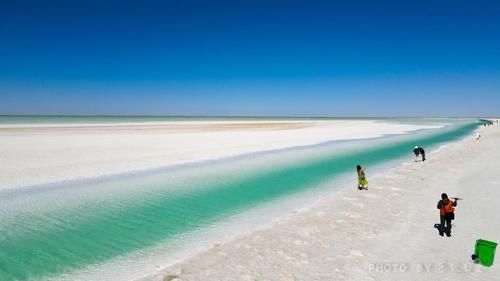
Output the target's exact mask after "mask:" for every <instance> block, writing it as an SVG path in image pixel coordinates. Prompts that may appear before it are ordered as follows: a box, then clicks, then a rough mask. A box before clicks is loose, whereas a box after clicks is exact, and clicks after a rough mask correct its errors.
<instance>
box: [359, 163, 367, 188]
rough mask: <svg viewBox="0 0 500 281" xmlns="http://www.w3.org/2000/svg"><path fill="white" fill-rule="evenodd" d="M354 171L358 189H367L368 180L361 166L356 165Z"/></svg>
mask: <svg viewBox="0 0 500 281" xmlns="http://www.w3.org/2000/svg"><path fill="white" fill-rule="evenodd" d="M356 170H357V171H358V189H359V190H363V189H365V190H366V189H368V180H367V179H366V175H365V168H364V167H361V165H357V166H356Z"/></svg>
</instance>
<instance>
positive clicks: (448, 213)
mask: <svg viewBox="0 0 500 281" xmlns="http://www.w3.org/2000/svg"><path fill="white" fill-rule="evenodd" d="M456 206H457V199H455V200H454V201H451V200H450V199H449V198H448V195H447V194H446V193H443V194H441V200H439V202H438V204H437V208H438V209H439V219H440V222H441V224H440V227H439V235H441V236H443V232H444V233H446V236H448V237H450V236H451V221H452V220H453V219H455V214H454V212H455V208H453V207H456Z"/></svg>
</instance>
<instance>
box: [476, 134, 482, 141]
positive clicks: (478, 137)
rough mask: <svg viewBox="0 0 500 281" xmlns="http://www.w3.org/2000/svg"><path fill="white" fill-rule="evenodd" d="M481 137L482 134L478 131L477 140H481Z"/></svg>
mask: <svg viewBox="0 0 500 281" xmlns="http://www.w3.org/2000/svg"><path fill="white" fill-rule="evenodd" d="M480 138H481V134H480V133H479V132H477V136H476V140H479V139H480Z"/></svg>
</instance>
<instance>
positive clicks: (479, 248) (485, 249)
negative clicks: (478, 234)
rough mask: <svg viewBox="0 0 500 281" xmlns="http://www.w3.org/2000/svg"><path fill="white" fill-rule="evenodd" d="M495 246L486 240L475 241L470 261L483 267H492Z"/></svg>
mask: <svg viewBox="0 0 500 281" xmlns="http://www.w3.org/2000/svg"><path fill="white" fill-rule="evenodd" d="M497 245H498V244H497V243H495V242H491V241H488V240H483V239H478V240H476V248H475V250H474V255H472V259H473V260H474V262H476V263H480V264H482V265H484V266H492V265H493V260H494V259H495V249H496V247H497Z"/></svg>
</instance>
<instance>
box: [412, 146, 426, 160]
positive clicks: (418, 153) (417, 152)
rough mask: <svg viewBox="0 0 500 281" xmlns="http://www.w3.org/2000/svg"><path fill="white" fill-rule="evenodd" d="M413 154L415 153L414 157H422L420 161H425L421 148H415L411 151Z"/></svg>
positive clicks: (423, 151)
mask: <svg viewBox="0 0 500 281" xmlns="http://www.w3.org/2000/svg"><path fill="white" fill-rule="evenodd" d="M413 153H415V156H416V157H418V156H419V155H422V161H425V150H424V149H423V148H421V147H418V146H415V148H414V149H413Z"/></svg>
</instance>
